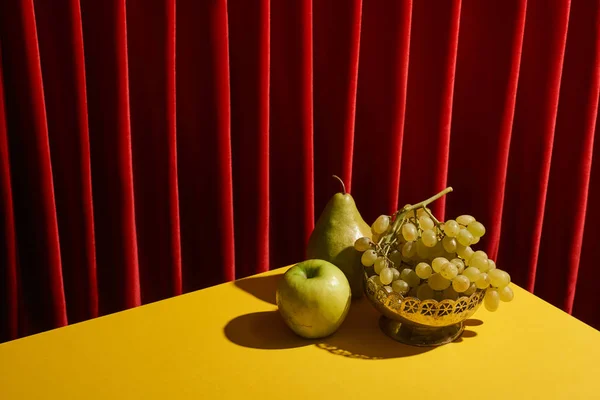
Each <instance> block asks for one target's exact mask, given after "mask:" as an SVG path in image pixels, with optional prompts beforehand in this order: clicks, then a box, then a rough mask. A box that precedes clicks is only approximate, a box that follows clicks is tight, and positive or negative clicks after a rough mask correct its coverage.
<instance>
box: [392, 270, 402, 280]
mask: <svg viewBox="0 0 600 400" xmlns="http://www.w3.org/2000/svg"><path fill="white" fill-rule="evenodd" d="M391 270H392V273H393V274H394V277H393V278H392V281H397V280H398V279H400V271H398V270H397V269H396V268H391Z"/></svg>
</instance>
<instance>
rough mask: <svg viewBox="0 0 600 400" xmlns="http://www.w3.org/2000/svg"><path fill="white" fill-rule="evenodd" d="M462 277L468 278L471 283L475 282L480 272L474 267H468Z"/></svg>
mask: <svg viewBox="0 0 600 400" xmlns="http://www.w3.org/2000/svg"><path fill="white" fill-rule="evenodd" d="M463 275H464V276H466V277H467V278H469V280H470V281H471V282H475V281H476V280H477V279H479V276H480V275H481V272H480V271H479V270H478V269H477V268H475V267H469V268H467V269H465V270H464V272H463Z"/></svg>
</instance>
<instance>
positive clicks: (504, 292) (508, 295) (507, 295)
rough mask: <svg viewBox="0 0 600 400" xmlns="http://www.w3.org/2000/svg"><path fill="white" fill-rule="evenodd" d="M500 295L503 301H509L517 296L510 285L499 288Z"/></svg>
mask: <svg viewBox="0 0 600 400" xmlns="http://www.w3.org/2000/svg"><path fill="white" fill-rule="evenodd" d="M498 295H499V296H500V300H501V301H505V302H509V301H512V299H513V298H514V297H515V294H514V293H513V291H512V289H511V288H510V286H504V287H503V288H502V289H498Z"/></svg>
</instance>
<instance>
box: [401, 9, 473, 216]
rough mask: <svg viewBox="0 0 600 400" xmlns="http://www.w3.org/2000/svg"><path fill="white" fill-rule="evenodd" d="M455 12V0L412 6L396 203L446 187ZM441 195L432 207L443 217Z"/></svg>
mask: <svg viewBox="0 0 600 400" xmlns="http://www.w3.org/2000/svg"><path fill="white" fill-rule="evenodd" d="M460 12H461V1H460V0H454V1H446V2H441V3H434V2H422V1H417V2H415V3H414V5H413V11H412V26H411V36H410V40H411V43H410V49H411V50H410V65H409V71H408V88H407V99H406V120H405V124H404V143H403V148H402V169H401V177H400V202H399V203H398V206H399V207H402V206H403V205H404V204H406V203H410V202H414V200H412V199H415V198H417V199H420V198H422V199H426V198H427V197H429V196H431V193H437V192H439V191H441V190H443V189H444V188H445V187H446V186H447V177H448V160H449V155H450V126H451V121H452V98H453V96H452V93H453V90H454V81H455V69H456V56H457V50H458V41H459V27H460ZM427 153H428V154H429V155H430V157H431V159H432V160H435V162H427V161H426V158H425V154H427ZM415 168H418V170H419V172H418V173H413V172H411V171H414V169H415ZM440 200H441V201H438V202H436V203H434V204H432V211H433V212H434V213H435V215H436V216H438V215H439V218H443V215H444V208H445V207H444V206H445V201H446V199H445V198H442V199H440Z"/></svg>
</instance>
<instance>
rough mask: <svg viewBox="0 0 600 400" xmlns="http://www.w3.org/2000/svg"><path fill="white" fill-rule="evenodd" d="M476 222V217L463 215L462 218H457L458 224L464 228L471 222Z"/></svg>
mask: <svg viewBox="0 0 600 400" xmlns="http://www.w3.org/2000/svg"><path fill="white" fill-rule="evenodd" d="M474 221H475V217H473V216H471V215H461V216H460V217H458V218H456V222H458V223H459V224H461V225H463V226H467V225H469V224H470V223H471V222H474Z"/></svg>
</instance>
